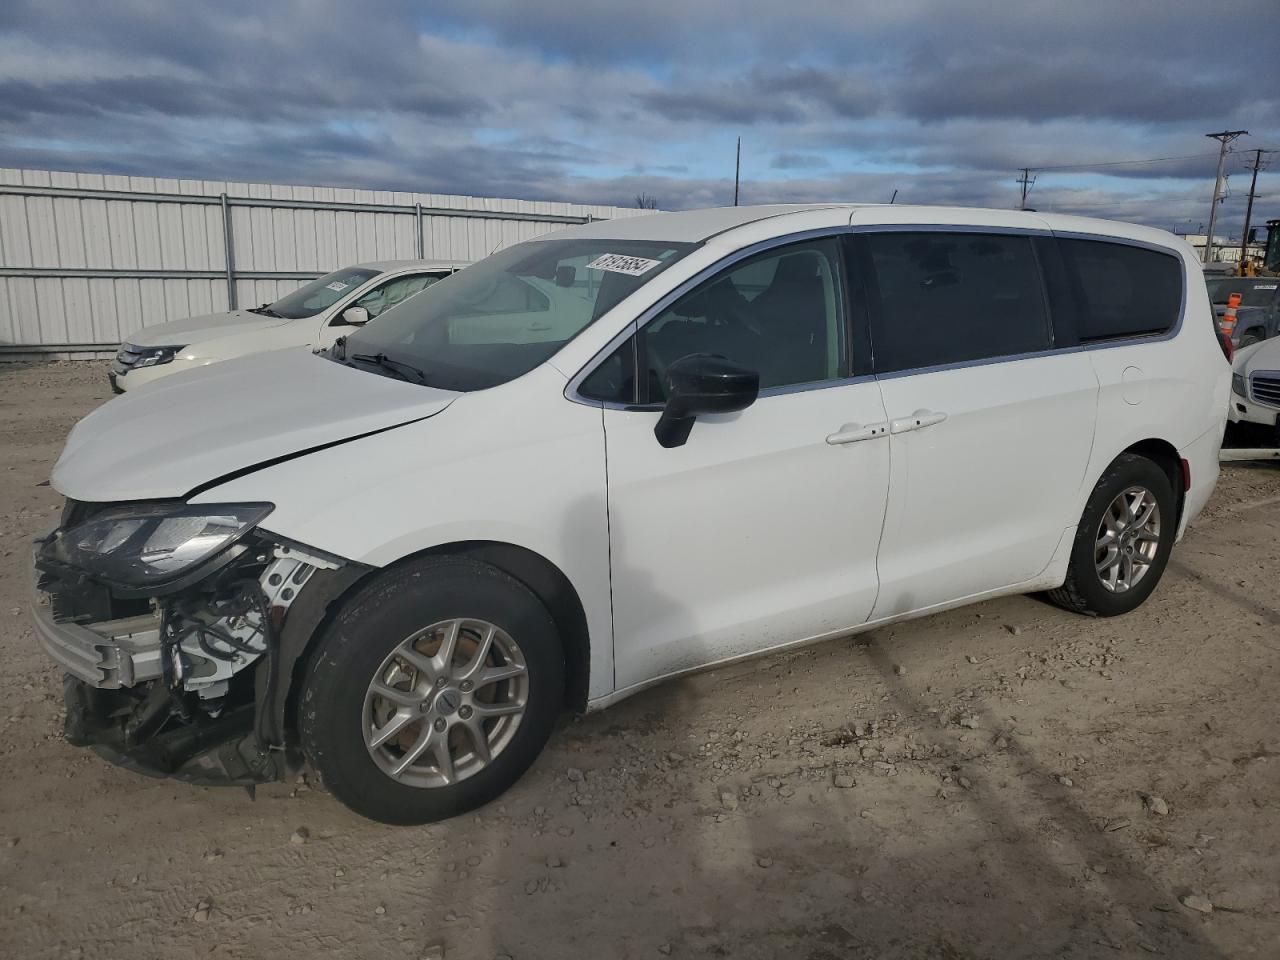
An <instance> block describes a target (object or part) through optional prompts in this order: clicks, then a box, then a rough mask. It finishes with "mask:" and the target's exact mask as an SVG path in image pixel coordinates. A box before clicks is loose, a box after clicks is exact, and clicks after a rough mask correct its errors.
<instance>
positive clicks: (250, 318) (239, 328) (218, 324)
mask: <svg viewBox="0 0 1280 960" xmlns="http://www.w3.org/2000/svg"><path fill="white" fill-rule="evenodd" d="M289 322H291V321H289V320H282V319H280V318H278V317H264V316H262V314H259V313H249V312H248V311H247V310H232V311H231V312H230V313H206V314H204V315H202V316H199V317H185V318H183V319H182V320H170V321H169V322H168V323H156V324H152V325H151V326H149V327H143V328H142V329H141V330H135V331H134V332H133V333H132V334H130V335H129V343H132V344H133V345H134V346H136V347H187V346H191V345H192V344H194V343H201V342H203V341H205V340H213V339H216V338H218V337H229V336H232V335H233V334H237V333H253V332H254V331H257V330H266V329H268V328H269V327H278V326H280V325H281V324H283V323H289Z"/></svg>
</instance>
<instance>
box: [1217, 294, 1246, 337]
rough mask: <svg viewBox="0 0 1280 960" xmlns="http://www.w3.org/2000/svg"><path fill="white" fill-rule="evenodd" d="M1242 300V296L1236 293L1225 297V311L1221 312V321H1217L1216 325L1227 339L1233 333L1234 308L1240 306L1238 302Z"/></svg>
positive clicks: (1234, 325) (1234, 324)
mask: <svg viewBox="0 0 1280 960" xmlns="http://www.w3.org/2000/svg"><path fill="white" fill-rule="evenodd" d="M1243 299H1244V298H1243V296H1241V295H1240V294H1238V293H1233V294H1231V295H1230V296H1228V297H1227V309H1226V310H1223V311H1222V319H1221V320H1219V321H1218V325H1219V326H1220V327H1221V328H1222V332H1223V334H1224V335H1225V336H1226V337H1227V338H1228V339H1230V337H1231V335H1232V334H1233V333H1235V330H1236V307H1238V306H1240V301H1241V300H1243Z"/></svg>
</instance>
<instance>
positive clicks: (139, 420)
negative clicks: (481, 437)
mask: <svg viewBox="0 0 1280 960" xmlns="http://www.w3.org/2000/svg"><path fill="white" fill-rule="evenodd" d="M457 396H458V394H456V393H452V392H450V391H447V390H436V389H434V388H431V387H422V386H418V385H417V384H412V383H406V382H405V381H402V380H393V379H391V378H389V377H384V376H380V375H378V374H376V373H370V372H366V371H364V370H356V369H353V368H351V367H347V366H344V365H342V364H339V363H334V362H333V361H331V360H327V359H325V358H324V357H320V356H317V355H315V354H313V353H311V352H310V351H309V350H307V349H305V348H293V349H288V350H273V351H269V352H267V353H259V354H253V355H251V356H247V357H240V358H238V359H235V360H228V361H225V362H223V363H216V364H212V365H210V366H207V367H201V368H199V369H197V370H192V371H189V372H186V373H183V374H182V375H181V376H176V377H164V378H162V379H160V380H156V381H154V382H152V383H149V384H145V385H143V386H141V387H138V388H136V389H134V390H130V391H129V392H128V393H126V394H124V395H122V396H119V397H116V398H115V399H114V400H110V401H108V402H107V403H105V404H103V405H102V406H101V407H99V408H98V409H97V410H95V411H94V412H93V413H91V414H89V416H87V417H85V418H84V419H83V420H81V421H80V422H79V423H78V424H76V426H75V428H74V429H73V430H72V431H71V435H70V436H69V437H68V438H67V444H66V447H65V448H64V449H63V451H62V456H61V457H60V458H59V460H58V463H57V465H56V466H55V467H54V469H53V486H54V488H55V489H57V490H58V492H59V493H61V494H63V495H64V496H67V497H70V498H71V499H73V500H84V501H89V502H93V503H105V502H115V501H120V500H151V499H160V498H168V497H183V496H186V495H187V494H189V493H190V492H191V491H192V490H194V489H195V488H196V487H201V486H204V485H206V484H208V483H210V482H212V481H214V480H217V479H219V478H222V477H226V476H227V475H228V474H232V473H243V472H245V471H247V470H251V469H253V468H254V467H257V466H261V465H264V464H266V463H268V462H278V461H280V460H282V459H288V458H290V457H292V456H296V455H297V454H299V453H302V452H304V451H308V450H312V449H314V448H317V447H324V446H331V445H333V444H335V443H340V442H342V441H344V440H350V439H353V438H355V437H359V436H363V435H365V434H369V433H373V432H376V431H380V430H386V429H388V428H390V427H396V426H400V425H401V424H405V423H410V422H412V421H415V420H421V419H423V418H425V417H430V416H433V415H435V414H437V413H439V412H440V411H441V410H444V409H445V408H446V407H448V406H449V404H450V403H452V402H453V401H454V400H455V399H456V398H457Z"/></svg>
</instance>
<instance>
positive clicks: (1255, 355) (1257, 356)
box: [1231, 337, 1280, 376]
mask: <svg viewBox="0 0 1280 960" xmlns="http://www.w3.org/2000/svg"><path fill="white" fill-rule="evenodd" d="M1231 369H1232V371H1233V372H1235V373H1240V374H1244V375H1245V376H1248V375H1249V374H1251V373H1253V372H1254V371H1255V370H1280V337H1276V338H1273V339H1271V340H1263V341H1262V342H1261V343H1251V344H1250V345H1249V346H1247V347H1242V348H1241V349H1239V350H1237V351H1236V355H1235V359H1233V360H1232V361H1231Z"/></svg>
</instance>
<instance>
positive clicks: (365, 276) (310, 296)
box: [253, 267, 378, 320]
mask: <svg viewBox="0 0 1280 960" xmlns="http://www.w3.org/2000/svg"><path fill="white" fill-rule="evenodd" d="M377 275H378V271H377V270H368V269H366V268H364V267H344V268H343V269H341V270H335V271H333V273H326V274H325V275H324V276H323V277H320V278H319V279H318V280H312V281H311V282H310V283H308V284H304V285H303V286H301V287H299V288H298V289H297V290H295V291H293V293H290V294H288V295H287V296H283V297H281V298H280V299H279V300H277V301H276V302H275V303H269V304H266V305H265V306H262V307H258V308H257V309H255V310H254V311H253V312H254V313H265V314H266V315H267V316H269V317H283V318H284V319H286V320H300V319H302V318H303V317H314V316H315V315H316V314H317V313H319V312H320V311H321V310H325V309H327V308H328V307H331V306H333V305H334V304H335V303H337V302H338V300H340V299H341V298H343V297H345V296H346V295H347V294H348V293H350V292H351V291H352V290H354V289H355V288H356V287H358V286H360V285H361V284H363V283H367V282H368V281H369V280H372V279H373V278H374V277H376V276H377Z"/></svg>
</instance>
